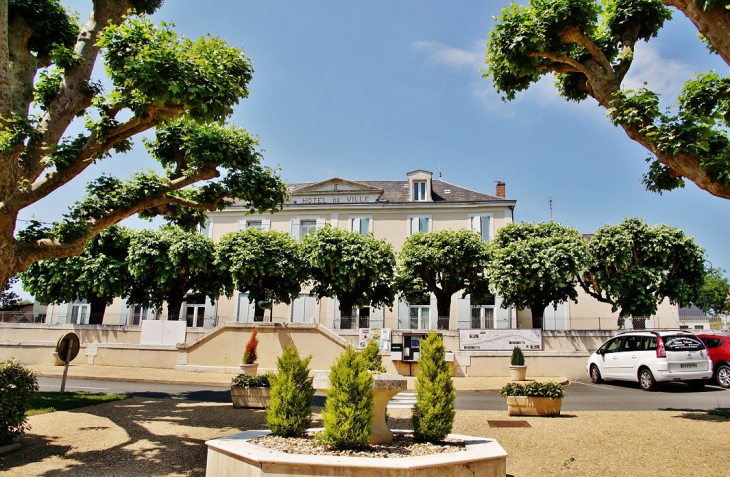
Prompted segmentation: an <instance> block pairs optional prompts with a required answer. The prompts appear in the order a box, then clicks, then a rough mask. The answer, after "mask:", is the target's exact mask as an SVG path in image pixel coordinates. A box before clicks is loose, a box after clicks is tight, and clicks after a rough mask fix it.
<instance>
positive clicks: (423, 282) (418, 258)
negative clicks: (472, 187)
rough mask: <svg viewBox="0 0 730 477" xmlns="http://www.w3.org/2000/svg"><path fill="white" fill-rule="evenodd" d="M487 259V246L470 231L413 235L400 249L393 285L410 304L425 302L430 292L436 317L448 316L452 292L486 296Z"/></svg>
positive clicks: (488, 257)
mask: <svg viewBox="0 0 730 477" xmlns="http://www.w3.org/2000/svg"><path fill="white" fill-rule="evenodd" d="M489 259H490V251H489V247H488V245H487V243H486V242H483V241H482V239H481V237H480V236H479V235H478V234H476V233H474V232H472V231H469V230H465V229H461V230H442V231H439V232H430V233H427V234H414V235H411V236H410V237H408V239H406V242H405V243H404V244H403V248H402V249H401V252H400V257H399V262H398V276H397V278H396V286H397V288H398V291H400V292H401V294H402V296H403V298H405V300H406V301H407V302H408V303H411V304H419V303H423V302H428V296H429V293H433V294H434V295H436V305H437V309H438V316H439V317H449V316H450V315H451V297H452V296H453V295H454V293H456V292H458V291H461V290H464V296H466V295H467V294H471V295H474V296H484V294H486V292H487V289H488V284H489V280H488V279H487V276H486V274H485V270H486V268H487V265H488V263H489Z"/></svg>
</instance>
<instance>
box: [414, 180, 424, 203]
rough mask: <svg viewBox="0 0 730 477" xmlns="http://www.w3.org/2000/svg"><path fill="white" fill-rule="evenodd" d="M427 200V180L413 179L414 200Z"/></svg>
mask: <svg viewBox="0 0 730 477" xmlns="http://www.w3.org/2000/svg"><path fill="white" fill-rule="evenodd" d="M423 200H426V181H413V201H414V202H415V201H423Z"/></svg>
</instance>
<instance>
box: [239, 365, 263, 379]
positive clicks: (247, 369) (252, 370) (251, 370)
mask: <svg viewBox="0 0 730 477" xmlns="http://www.w3.org/2000/svg"><path fill="white" fill-rule="evenodd" d="M238 367H239V368H241V372H242V373H244V374H248V375H249V376H256V373H258V371H259V363H251V364H246V363H241V364H239V365H238Z"/></svg>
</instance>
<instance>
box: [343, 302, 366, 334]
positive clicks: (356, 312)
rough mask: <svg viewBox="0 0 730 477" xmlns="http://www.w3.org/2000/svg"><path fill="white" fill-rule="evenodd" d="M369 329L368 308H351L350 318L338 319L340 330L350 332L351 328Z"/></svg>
mask: <svg viewBox="0 0 730 477" xmlns="http://www.w3.org/2000/svg"><path fill="white" fill-rule="evenodd" d="M355 327H357V328H370V307H369V306H364V307H362V308H358V307H356V306H355V307H353V308H352V313H351V315H350V316H342V317H340V329H341V330H350V329H353V328H355Z"/></svg>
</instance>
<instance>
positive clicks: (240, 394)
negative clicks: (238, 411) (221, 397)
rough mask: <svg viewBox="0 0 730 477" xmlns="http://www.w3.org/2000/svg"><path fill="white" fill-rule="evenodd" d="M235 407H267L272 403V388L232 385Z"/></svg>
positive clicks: (232, 399) (232, 397)
mask: <svg viewBox="0 0 730 477" xmlns="http://www.w3.org/2000/svg"><path fill="white" fill-rule="evenodd" d="M231 401H233V407H235V408H240V407H254V408H258V409H266V408H268V407H269V406H270V405H271V388H246V387H243V386H231Z"/></svg>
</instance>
